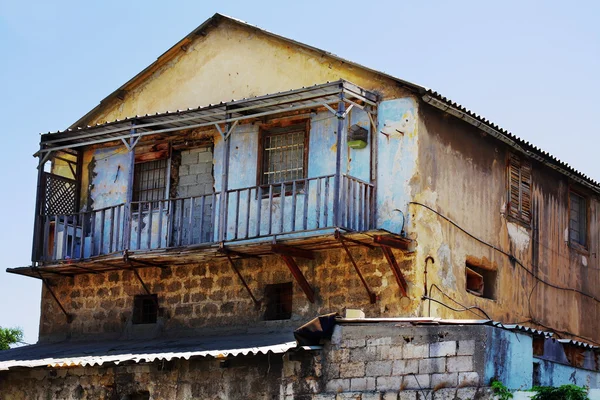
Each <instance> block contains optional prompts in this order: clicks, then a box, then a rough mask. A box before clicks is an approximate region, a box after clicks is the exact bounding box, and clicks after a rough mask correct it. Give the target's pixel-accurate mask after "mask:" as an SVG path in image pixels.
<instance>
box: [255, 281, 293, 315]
mask: <svg viewBox="0 0 600 400" xmlns="http://www.w3.org/2000/svg"><path fill="white" fill-rule="evenodd" d="M264 293H265V294H264V302H265V312H264V314H263V320H264V321H285V320H288V319H291V318H292V315H293V313H294V284H293V282H282V283H271V284H267V285H266V286H265V292H264ZM275 297H276V298H275Z"/></svg>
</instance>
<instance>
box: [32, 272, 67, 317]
mask: <svg viewBox="0 0 600 400" xmlns="http://www.w3.org/2000/svg"><path fill="white" fill-rule="evenodd" d="M36 272H37V273H38V275H39V276H40V279H41V280H42V282H43V283H44V285H45V286H46V289H47V290H48V292H50V295H51V296H52V298H53V299H54V301H56V304H58V306H59V307H60V310H61V311H62V312H63V314H65V317H66V318H67V324H70V323H71V322H73V316H72V315H71V314H69V313H68V312H67V310H65V308H64V307H63V305H62V304H60V301H59V300H58V297H56V294H54V290H52V288H51V285H50V284H49V283H48V282H47V281H46V278H44V277H43V276H42V274H41V273H40V271H39V270H37V269H36Z"/></svg>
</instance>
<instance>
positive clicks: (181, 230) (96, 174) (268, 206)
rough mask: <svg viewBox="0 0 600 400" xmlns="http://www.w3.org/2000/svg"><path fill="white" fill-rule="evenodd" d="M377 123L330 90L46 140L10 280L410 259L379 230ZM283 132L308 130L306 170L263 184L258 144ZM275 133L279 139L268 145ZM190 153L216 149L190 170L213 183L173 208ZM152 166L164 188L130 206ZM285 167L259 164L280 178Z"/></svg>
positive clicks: (357, 96) (367, 108)
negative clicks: (352, 256) (391, 251)
mask: <svg viewBox="0 0 600 400" xmlns="http://www.w3.org/2000/svg"><path fill="white" fill-rule="evenodd" d="M353 109H354V111H353V113H350V111H351V110H353ZM376 111H377V96H376V95H374V94H372V93H369V92H367V91H365V90H363V89H361V88H359V87H357V86H355V85H353V84H351V83H349V82H345V81H339V82H333V83H327V84H324V85H317V86H314V87H311V88H302V89H298V90H293V91H290V92H284V93H278V94H275V95H266V96H262V97H257V98H254V99H244V100H241V101H232V102H229V103H221V104H219V105H215V106H209V107H204V108H199V109H194V110H188V111H183V112H177V113H166V114H157V115H152V116H144V117H135V118H133V119H131V120H125V121H115V122H113V123H107V124H104V125H98V126H94V127H87V128H81V129H77V130H75V131H67V132H58V133H52V134H46V135H42V142H41V147H40V151H39V152H38V153H37V155H38V156H39V157H40V166H39V175H38V201H37V206H36V220H35V221H36V224H35V231H34V243H33V251H32V265H31V266H30V267H22V268H13V269H9V272H13V273H19V274H23V275H28V276H34V277H39V278H42V279H44V277H48V276H49V275H53V274H59V275H73V274H78V273H88V272H99V271H108V270H117V269H122V268H126V267H129V268H131V267H132V266H133V267H144V266H148V267H154V266H159V267H160V266H164V265H176V264H185V263H189V262H198V261H202V260H210V259H214V258H215V257H227V258H229V260H230V261H231V258H232V257H256V256H261V255H267V254H273V253H274V252H277V249H281V247H277V246H285V247H286V248H287V249H288V250H290V251H293V252H295V253H294V254H304V255H306V254H307V253H306V252H311V251H313V250H320V249H329V248H332V247H346V245H347V244H348V245H350V246H353V245H360V244H364V245H367V246H382V247H384V246H385V247H388V246H389V247H399V248H405V247H407V246H409V245H410V244H409V242H410V241H408V240H407V239H404V238H402V237H401V236H400V235H397V234H392V233H390V232H387V231H384V230H382V229H378V227H377V224H376V210H377V188H376V185H375V181H374V177H375V176H376V163H375V162H374V160H375V159H376V158H374V156H373V154H375V151H376V143H377V137H376V134H375V132H376V129H375V127H376V123H375V121H376ZM298 119H302V121H303V122H302V123H301V124H300V125H298V122H297V121H298ZM290 120H291V121H295V122H294V123H295V124H296V125H293V126H295V127H298V126H300V127H303V126H306V136H302V135H301V139H302V140H304V142H299V144H298V145H297V147H298V146H299V147H298V149H300V150H298V151H300V153H302V154H304V156H301V158H299V159H298V160H299V161H298V163H304V164H303V165H302V166H301V167H298V166H297V165H295V167H296V168H295V170H298V169H300V170H301V172H299V173H298V175H300V176H302V177H301V178H299V179H292V180H285V181H283V182H279V181H278V182H277V183H272V184H264V183H261V182H264V181H265V179H263V178H264V177H262V175H266V174H268V173H270V172H268V171H266V172H265V171H261V170H260V168H261V165H266V164H265V161H264V160H263V161H261V155H260V150H259V154H256V147H254V146H257V145H258V146H260V143H261V141H262V140H263V139H261V138H262V137H263V136H262V135H267V136H274V135H281V134H282V133H281V130H282V129H283V130H284V131H285V129H284V128H281V127H285V126H286V125H285V123H283V124H282V123H281V121H290ZM273 121H276V122H273ZM288 125H289V123H288ZM256 126H260V128H255V127H256ZM272 126H278V127H279V128H273V129H271V128H269V129H271V130H270V131H268V132H267V133H266V134H265V133H264V132H263V129H264V130H266V129H267V128H263V127H272ZM192 129H196V130H198V131H196V133H194V131H191V130H192ZM302 129H304V128H302ZM353 130H360V131H362V134H364V135H365V136H364V137H363V141H364V145H363V146H359V147H357V148H358V149H359V150H354V148H351V146H349V145H348V141H349V140H350V139H351V138H350V132H351V131H353ZM190 132H191V133H190ZM273 132H275V133H273ZM337 132H344V133H347V134H342V135H338V134H337ZM284 134H286V133H285V132H284ZM190 142H192V143H195V142H202V143H204V144H205V143H206V142H208V143H210V146H212V147H210V148H211V150H210V154H209V155H210V160H208V163H207V164H205V165H204V166H200V165H192V166H189V167H188V166H187V165H186V166H185V168H186V171H188V170H189V168H192V167H193V168H192V169H194V168H195V170H200V169H202V168H204V169H203V171H205V170H211V172H210V173H209V175H207V177H208V179H209V181H210V182H211V183H210V184H207V185H204V186H202V185H200V184H195V183H192V186H190V187H191V188H193V189H194V190H196V189H198V188H200V187H202V188H203V190H204V191H203V192H202V193H194V194H193V195H189V194H188V195H182V194H184V193H186V190H183V189H188V188H190V187H186V188H183V187H182V181H183V180H184V179H183V178H185V177H184V176H183V175H182V174H183V172H181V170H180V171H179V173H178V175H177V174H175V175H176V177H177V179H176V180H173V171H174V169H173V168H175V166H178V165H179V164H181V163H182V161H181V159H179V161H176V158H177V157H176V154H179V157H181V154H183V153H181V150H180V149H181V148H183V147H182V146H184V145H185V146H188V147H189V143H190ZM232 142H233V143H234V144H232ZM248 143H249V144H248ZM123 145H124V147H123ZM243 146H246V147H243ZM277 146H280V145H277ZM294 146H296V145H294ZM365 146H366V147H365ZM188 147H185V148H186V149H187V148H188ZM280 147H281V146H280ZM309 147H310V149H309ZM272 149H273V145H269V148H268V149H266V150H272ZM332 149H333V150H332ZM340 149H344V151H342V150H340ZM242 150H243V151H245V153H244V152H243V151H242ZM266 150H265V151H266ZM301 150H304V151H301ZM178 151H179V153H177V152H178ZM186 151H187V150H186ZM235 152H238V153H235ZM300 153H298V154H300ZM206 154H207V153H205V155H206ZM213 154H214V155H213ZM265 154H266V153H265ZM276 154H280V153H276ZM188 155H189V154H187V155H185V156H188ZM110 157H113V158H114V160H112V161H110ZM160 157H162V158H160ZM248 157H250V159H249V158H248ZM252 157H254V158H255V160H252V159H251V158H252ZM154 159H160V160H164V161H161V163H162V164H160V165H163V167H161V168H164V165H167V167H166V168H164V170H165V171H168V175H167V176H166V177H165V178H164V179H163V180H162V181H161V182H162V183H165V182H169V183H165V186H166V187H162V188H161V189H160V190H159V191H156V190H155V192H157V193H158V192H160V191H162V192H164V193H165V196H158V197H157V196H152V197H149V198H146V199H145V201H137V200H136V199H135V194H134V186H136V183H135V182H136V179H138V178H136V177H135V176H134V174H135V171H136V170H137V167H136V165H138V163H141V162H148V161H149V160H154ZM107 160H108V161H107ZM282 160H283V158H282V159H276V160H275V161H268V162H266V163H267V164H268V163H271V164H272V165H275V166H276V167H277V168H280V167H281V166H280V165H279V164H281V162H283V161H282ZM302 160H303V161H302ZM109 161H110V162H109ZM236 163H237V164H236ZM271 164H269V165H271ZM257 165H258V167H257ZM179 168H183V167H182V166H180V167H179ZM252 168H255V169H256V171H254V170H252ZM246 170H249V172H248V171H246ZM161 171H162V170H161ZM284 171H285V170H284ZM161 173H162V172H161ZM280 175H281V173H280ZM284 176H286V175H285V173H284ZM194 179H195V178H194ZM279 180H281V179H279ZM252 181H254V182H255V184H254V185H248V184H247V183H250V182H252ZM267 181H268V180H267ZM194 182H196V181H194ZM269 182H270V181H269ZM244 183H246V184H244ZM169 186H171V187H169ZM152 190H153V189H152V188H151V191H152ZM92 200H93V201H92ZM119 200H120V201H119ZM397 233H399V232H397ZM302 252H304V253H302ZM132 263H135V265H132Z"/></svg>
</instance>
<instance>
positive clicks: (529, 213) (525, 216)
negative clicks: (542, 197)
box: [506, 152, 533, 227]
mask: <svg viewBox="0 0 600 400" xmlns="http://www.w3.org/2000/svg"><path fill="white" fill-rule="evenodd" d="M513 160H518V173H519V177H518V179H519V193H518V195H517V197H518V204H516V205H515V204H514V202H513V201H512V199H513V192H512V188H513V185H512V182H513V179H512V170H513V167H514V164H513ZM506 165H507V168H506V185H507V199H508V202H507V207H506V215H507V216H508V217H509V218H510V219H513V220H515V221H518V222H520V223H522V224H523V225H525V226H526V227H531V222H532V220H533V204H532V203H533V201H532V192H533V190H532V186H533V166H532V163H531V161H530V160H528V159H526V158H525V157H523V156H522V155H520V154H516V153H514V152H509V153H508V158H507V161H506ZM524 168H525V169H527V168H528V169H529V179H528V182H526V184H527V185H528V186H529V188H528V189H527V190H525V188H524V183H525V182H524V179H523V169H524ZM525 196H528V197H529V209H528V210H525V207H524V198H525ZM515 208H516V209H515Z"/></svg>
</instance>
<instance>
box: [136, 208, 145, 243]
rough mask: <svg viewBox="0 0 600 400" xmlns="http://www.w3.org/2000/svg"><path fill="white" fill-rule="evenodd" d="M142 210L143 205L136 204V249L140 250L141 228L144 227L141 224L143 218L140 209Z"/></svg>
mask: <svg viewBox="0 0 600 400" xmlns="http://www.w3.org/2000/svg"><path fill="white" fill-rule="evenodd" d="M143 208H144V203H142V202H140V203H138V211H137V239H136V242H137V243H136V246H135V248H136V249H138V250H139V249H141V248H142V226H144V224H143V223H142V222H143V221H142V220H143V219H144V216H143V215H142V209H143Z"/></svg>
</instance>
